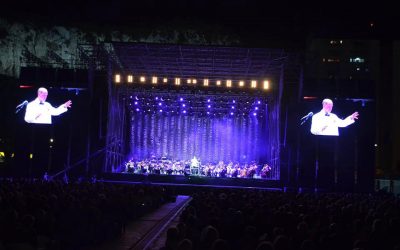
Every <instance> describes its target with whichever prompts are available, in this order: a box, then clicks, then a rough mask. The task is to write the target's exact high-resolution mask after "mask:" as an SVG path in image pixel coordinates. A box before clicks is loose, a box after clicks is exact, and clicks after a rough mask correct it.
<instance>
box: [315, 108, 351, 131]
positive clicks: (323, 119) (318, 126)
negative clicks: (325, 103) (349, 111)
mask: <svg viewBox="0 0 400 250" xmlns="http://www.w3.org/2000/svg"><path fill="white" fill-rule="evenodd" d="M353 123H354V119H351V116H348V117H347V118H346V119H344V120H342V119H340V118H339V117H337V115H335V114H332V113H325V111H324V110H323V109H322V110H321V111H320V112H318V113H316V114H315V115H313V117H312V121H311V133H312V134H314V135H332V136H339V127H347V126H349V125H350V124H353Z"/></svg>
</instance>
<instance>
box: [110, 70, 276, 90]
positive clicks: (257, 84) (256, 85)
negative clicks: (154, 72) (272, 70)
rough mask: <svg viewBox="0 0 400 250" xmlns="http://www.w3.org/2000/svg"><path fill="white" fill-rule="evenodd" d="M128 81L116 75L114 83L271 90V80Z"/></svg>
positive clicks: (161, 79)
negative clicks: (171, 84)
mask: <svg viewBox="0 0 400 250" xmlns="http://www.w3.org/2000/svg"><path fill="white" fill-rule="evenodd" d="M125 79H126V80H124V79H123V76H122V75H121V74H115V75H114V83H115V84H122V83H127V84H134V83H140V84H146V83H151V84H154V85H156V84H159V83H160V84H169V83H171V82H172V83H173V84H174V85H176V86H181V85H182V84H183V83H185V82H186V84H187V85H190V86H196V85H200V86H204V87H208V86H216V87H226V88H233V87H237V88H246V87H250V88H251V89H263V90H265V91H266V90H268V89H270V81H269V80H264V81H257V80H251V81H244V80H240V81H237V82H234V81H232V80H215V81H212V80H210V79H202V80H199V81H198V80H197V79H195V78H179V77H175V78H173V79H169V78H166V77H157V76H152V77H149V78H148V77H146V76H137V77H134V76H133V75H127V76H126V78H125Z"/></svg>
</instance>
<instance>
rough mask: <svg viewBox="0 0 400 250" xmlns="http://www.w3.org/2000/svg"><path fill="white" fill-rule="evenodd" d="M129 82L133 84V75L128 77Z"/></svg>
mask: <svg viewBox="0 0 400 250" xmlns="http://www.w3.org/2000/svg"><path fill="white" fill-rule="evenodd" d="M128 82H129V83H132V82H133V75H128Z"/></svg>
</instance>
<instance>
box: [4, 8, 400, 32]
mask: <svg viewBox="0 0 400 250" xmlns="http://www.w3.org/2000/svg"><path fill="white" fill-rule="evenodd" d="M348 2H349V1H348ZM0 13H1V16H2V17H5V18H7V19H9V20H16V21H34V22H39V23H45V24H57V25H75V26H76V25H82V24H89V25H90V24H92V25H110V26H131V27H136V26H147V27H149V26H150V27H152V26H159V25H164V24H172V25H176V24H177V23H178V24H179V25H182V24H183V25H187V26H190V25H192V26H194V27H198V26H200V27H201V26H203V27H204V26H206V27H207V26H209V25H219V26H224V27H227V28H231V29H235V30H236V32H238V33H241V34H243V35H245V36H246V35H249V36H250V37H256V36H261V37H265V36H276V37H281V38H294V37H298V36H305V37H306V36H307V35H309V33H310V32H311V33H312V34H317V35H323V36H330V35H332V36H335V35H342V36H347V37H361V38H364V37H372V38H377V37H396V38H397V37H400V36H399V33H400V32H399V31H398V30H399V29H398V26H399V24H400V15H399V14H398V13H397V8H395V7H394V6H390V5H383V4H380V5H377V4H374V5H372V4H368V3H366V2H364V3H357V2H356V3H354V2H353V3H351V4H350V3H343V2H337V1H335V2H333V1H330V2H326V1H324V2H321V3H319V4H315V3H314V4H312V3H304V1H296V2H293V3H291V2H288V1H271V2H268V1H261V0H222V1H221V0H216V1H214V0H168V1H158V0H143V1H128V0H115V1H97V0H89V1H79V0H71V1H65V0H62V1H51V0H47V1H31V0H16V1H8V2H7V3H6V4H5V5H4V4H3V5H2V7H1V10H0Z"/></svg>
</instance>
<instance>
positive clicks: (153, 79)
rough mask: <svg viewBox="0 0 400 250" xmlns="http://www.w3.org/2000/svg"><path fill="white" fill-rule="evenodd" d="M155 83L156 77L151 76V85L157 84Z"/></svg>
mask: <svg viewBox="0 0 400 250" xmlns="http://www.w3.org/2000/svg"><path fill="white" fill-rule="evenodd" d="M157 81H158V79H157V77H155V76H153V77H152V78H151V83H153V84H157Z"/></svg>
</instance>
